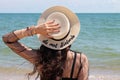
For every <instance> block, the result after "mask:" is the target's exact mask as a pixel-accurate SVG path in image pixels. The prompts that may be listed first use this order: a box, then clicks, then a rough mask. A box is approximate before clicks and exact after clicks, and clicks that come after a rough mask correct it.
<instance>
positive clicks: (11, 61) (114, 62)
mask: <svg viewBox="0 0 120 80" xmlns="http://www.w3.org/2000/svg"><path fill="white" fill-rule="evenodd" d="M77 16H78V18H79V20H80V24H81V29H80V33H79V36H78V37H77V39H76V40H75V41H74V43H73V45H72V48H71V49H72V50H75V51H79V52H83V53H84V54H85V55H86V56H87V57H88V59H89V64H90V70H91V69H94V70H108V71H109V70H110V71H111V70H112V71H117V72H118V73H119V72H120V14H117V13H97V14H96V13H94V14H90V13H77ZM39 17H40V14H37V13H6V14H4V13H1V14H0V69H3V68H4V69H5V68H10V69H13V68H20V69H26V68H27V67H28V66H29V65H28V64H26V63H27V61H26V60H24V59H23V58H21V57H20V56H18V55H16V54H15V53H14V52H12V51H11V50H10V49H9V48H8V47H7V46H6V45H5V44H4V42H3V41H2V35H4V34H6V33H8V32H11V31H14V30H18V29H22V28H26V27H28V26H31V25H37V21H38V19H39ZM20 42H21V43H23V44H25V45H27V46H28V47H31V48H35V49H36V48H39V46H40V41H39V40H38V38H37V36H32V37H27V38H24V39H22V40H20Z"/></svg>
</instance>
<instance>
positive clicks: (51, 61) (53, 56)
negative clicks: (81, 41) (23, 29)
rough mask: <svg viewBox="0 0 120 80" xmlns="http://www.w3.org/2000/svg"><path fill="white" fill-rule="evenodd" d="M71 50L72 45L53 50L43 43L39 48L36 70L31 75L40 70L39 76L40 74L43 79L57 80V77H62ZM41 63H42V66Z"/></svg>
mask: <svg viewBox="0 0 120 80" xmlns="http://www.w3.org/2000/svg"><path fill="white" fill-rule="evenodd" d="M69 50H70V46H69V47H67V48H65V49H63V50H53V49H50V48H47V47H45V46H44V45H41V47H40V49H38V50H37V54H38V57H37V59H36V63H35V66H34V70H33V72H32V73H30V74H29V75H32V74H34V73H36V72H38V76H37V78H38V77H39V75H40V77H41V80H56V78H57V77H59V78H61V77H62V73H63V68H64V63H65V61H66V57H67V52H68V51H69ZM39 65H42V67H40V66H39Z"/></svg>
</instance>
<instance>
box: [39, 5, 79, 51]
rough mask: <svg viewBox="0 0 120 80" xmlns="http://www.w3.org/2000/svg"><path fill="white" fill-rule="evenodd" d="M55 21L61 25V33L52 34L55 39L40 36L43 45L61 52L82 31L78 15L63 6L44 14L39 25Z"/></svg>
mask: <svg viewBox="0 0 120 80" xmlns="http://www.w3.org/2000/svg"><path fill="white" fill-rule="evenodd" d="M48 20H55V22H56V23H58V24H60V26H61V28H60V32H59V33H53V34H51V35H52V36H53V38H52V39H51V38H47V37H45V36H42V35H38V38H39V40H40V41H41V42H42V44H43V45H44V46H46V47H48V48H51V49H54V50H61V49H64V48H66V47H68V46H69V45H71V44H72V43H73V41H74V40H75V39H76V37H77V36H78V34H79V31H80V21H79V19H78V17H77V16H76V14H74V13H73V12H72V11H70V10H69V9H67V8H65V7H63V6H54V7H51V8H49V9H47V10H46V11H45V12H43V13H42V15H41V17H40V19H39V20H38V24H41V23H44V22H46V21H48Z"/></svg>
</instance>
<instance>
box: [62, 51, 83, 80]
mask: <svg viewBox="0 0 120 80" xmlns="http://www.w3.org/2000/svg"><path fill="white" fill-rule="evenodd" d="M76 56H77V53H76V52H75V55H74V60H73V65H72V69H71V74H70V78H62V80H77V79H78V75H79V73H80V71H81V69H82V65H81V66H80V68H79V71H78V74H77V78H72V77H73V72H74V66H75V62H76ZM80 64H81V53H80Z"/></svg>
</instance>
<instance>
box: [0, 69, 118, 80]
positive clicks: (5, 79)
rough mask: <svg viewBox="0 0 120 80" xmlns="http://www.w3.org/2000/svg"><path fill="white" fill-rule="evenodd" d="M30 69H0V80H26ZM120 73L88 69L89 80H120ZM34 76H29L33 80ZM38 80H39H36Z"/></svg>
mask: <svg viewBox="0 0 120 80" xmlns="http://www.w3.org/2000/svg"><path fill="white" fill-rule="evenodd" d="M31 71H32V70H30V69H19V70H18V69H14V68H0V72H1V73H0V76H1V77H0V80H28V78H27V73H29V72H31ZM119 72H120V71H112V70H102V69H101V70H100V69H90V71H89V80H120V76H119V75H120V73H119ZM35 77H36V75H33V76H31V78H30V80H34V79H35ZM38 80H39V79H38Z"/></svg>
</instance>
